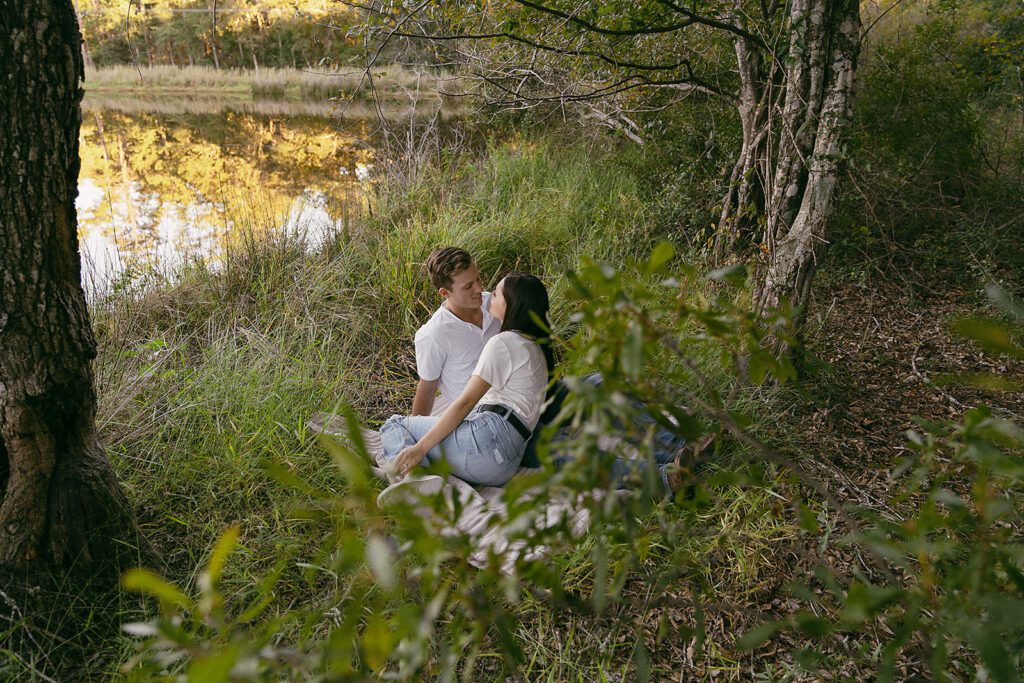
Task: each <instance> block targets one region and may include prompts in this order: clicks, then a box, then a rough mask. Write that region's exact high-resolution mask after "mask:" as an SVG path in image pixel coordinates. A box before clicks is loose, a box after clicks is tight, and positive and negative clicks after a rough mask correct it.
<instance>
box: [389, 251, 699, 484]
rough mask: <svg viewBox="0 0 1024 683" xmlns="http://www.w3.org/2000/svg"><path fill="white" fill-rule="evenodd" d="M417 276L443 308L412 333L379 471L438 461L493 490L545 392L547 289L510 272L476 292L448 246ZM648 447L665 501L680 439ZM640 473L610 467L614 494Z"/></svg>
mask: <svg viewBox="0 0 1024 683" xmlns="http://www.w3.org/2000/svg"><path fill="white" fill-rule="evenodd" d="M426 267H427V274H428V276H429V278H430V282H431V284H432V285H433V286H434V287H436V288H437V290H438V292H439V294H440V295H441V296H442V297H443V298H444V299H445V301H444V303H443V304H442V305H441V307H440V308H439V309H438V310H437V311H436V312H435V313H434V315H433V316H432V317H431V318H430V320H429V321H428V322H427V323H426V324H424V325H423V327H421V328H420V329H419V330H418V331H417V333H416V339H415V341H416V367H417V373H418V374H419V377H420V381H419V384H418V386H417V389H416V396H415V398H414V399H413V406H412V415H410V416H400V415H394V416H392V417H390V418H389V419H388V420H387V421H386V422H385V423H384V424H383V426H382V427H381V429H380V434H381V442H382V446H383V451H384V459H385V462H386V463H387V464H388V465H389V467H390V469H391V470H392V472H393V473H394V474H396V475H398V476H400V477H404V476H406V475H408V474H409V473H410V472H411V471H412V469H413V468H414V467H416V466H417V465H420V464H426V463H432V462H436V461H438V460H442V459H443V460H445V461H446V462H447V464H448V467H449V470H450V471H451V472H452V474H454V475H455V476H457V477H459V478H460V479H463V480H464V481H467V482H469V483H471V484H483V485H488V486H501V485H503V484H505V483H506V482H507V481H508V480H509V479H510V478H511V477H512V475H513V474H515V473H516V471H517V470H518V469H519V467H520V463H521V462H522V460H523V455H524V452H525V451H526V449H527V444H528V443H529V442H530V440H531V436H532V433H533V431H534V430H535V429H536V427H537V425H538V422H539V421H540V417H541V412H542V409H543V407H544V406H543V404H544V400H545V394H546V392H547V389H548V387H549V386H551V380H552V373H553V371H554V358H553V355H552V349H551V342H550V337H549V324H548V318H547V314H548V308H549V301H548V294H547V290H546V289H545V287H544V285H543V283H541V281H540V280H539V279H538V278H536V277H534V276H532V275H526V274H522V273H512V274H510V275H507V276H506V277H505V278H503V279H502V280H501V282H499V283H498V286H497V287H495V291H494V293H493V294H491V293H488V292H485V291H483V286H482V284H481V280H480V274H479V270H478V269H477V267H476V264H475V263H474V262H473V259H472V257H471V256H470V255H469V253H467V252H466V251H464V250H462V249H458V248H454V247H446V248H443V249H438V250H436V251H434V252H433V253H432V254H431V255H430V257H429V258H428V259H427V263H426ZM587 381H590V382H591V383H595V384H596V383H600V376H599V375H592V376H590V377H588V378H587ZM438 390H440V395H439V396H438ZM554 412H557V411H552V410H548V411H547V412H546V414H547V415H549V414H552V413H554ZM651 422H653V420H651ZM638 426H650V423H647V424H645V425H638ZM655 441H656V445H657V446H658V448H656V454H655V459H656V463H657V467H658V473H659V475H660V476H659V479H660V480H661V484H662V486H663V488H664V492H665V493H666V494H667V493H671V492H672V491H674V490H676V489H678V488H679V487H680V486H681V485H682V483H683V482H682V476H681V474H680V473H679V472H677V471H676V469H674V468H671V467H670V466H669V465H670V464H671V463H673V461H678V456H679V451H680V449H681V447H682V445H683V440H682V439H681V438H679V437H677V436H675V435H673V434H671V433H668V432H666V431H665V430H660V431H659V432H658V433H657V434H656V435H655ZM424 461H426V462H424ZM530 464H535V463H533V462H531V463H530ZM562 464H565V463H564V462H561V461H558V460H556V462H555V465H556V466H559V465H562ZM642 466H643V463H640V462H637V461H630V460H625V459H622V458H615V459H614V460H613V461H612V465H611V474H612V479H613V481H615V483H616V485H617V487H619V488H623V487H625V486H626V485H628V483H629V482H630V481H631V480H632V479H635V478H636V476H637V475H638V474H641V470H640V468H641V467H642Z"/></svg>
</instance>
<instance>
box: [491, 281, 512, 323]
mask: <svg viewBox="0 0 1024 683" xmlns="http://www.w3.org/2000/svg"><path fill="white" fill-rule="evenodd" d="M506 308H508V306H507V305H506V304H505V279H504V278H502V280H501V282H499V283H498V286H497V287H495V288H494V295H493V296H491V315H493V316H494V317H495V318H497V319H498V320H504V319H505V309H506Z"/></svg>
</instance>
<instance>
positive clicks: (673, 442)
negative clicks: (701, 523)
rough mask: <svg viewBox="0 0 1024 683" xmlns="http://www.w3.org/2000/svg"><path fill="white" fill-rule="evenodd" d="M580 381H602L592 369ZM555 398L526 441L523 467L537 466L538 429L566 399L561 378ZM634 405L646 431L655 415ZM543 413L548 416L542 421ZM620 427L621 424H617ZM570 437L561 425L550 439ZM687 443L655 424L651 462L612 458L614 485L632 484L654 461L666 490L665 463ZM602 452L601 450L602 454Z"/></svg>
mask: <svg viewBox="0 0 1024 683" xmlns="http://www.w3.org/2000/svg"><path fill="white" fill-rule="evenodd" d="M583 381H584V382H586V383H588V384H591V385H593V386H595V387H596V386H601V384H602V383H603V382H604V378H603V377H601V374H600V373H597V372H595V373H592V374H589V375H587V376H586V377H584V378H583ZM553 393H554V400H553V401H552V402H551V404H550V405H549V407H548V409H547V410H545V411H544V415H542V416H541V422H540V424H539V425H538V426H537V430H536V431H534V437H533V438H532V439H530V442H529V443H528V444H527V447H526V452H525V454H524V455H523V467H540V461H539V459H538V458H537V452H536V441H537V435H538V434H539V432H540V428H541V427H542V426H543V425H545V424H547V423H549V422H550V421H551V420H552V419H553V418H554V417H555V416H556V415H557V414H558V413H559V411H560V410H561V408H562V403H563V402H564V401H565V399H566V397H567V396H568V394H569V392H568V389H566V388H565V385H564V384H562V383H561V382H558V383H556V387H555V390H554V392H553ZM635 405H636V407H637V408H639V409H640V410H639V411H638V412H637V413H636V414H635V415H634V416H633V425H634V427H635V428H636V429H637V431H640V432H646V431H648V430H649V429H650V428H651V427H654V426H656V424H657V423H656V422H655V420H654V417H653V416H652V415H651V414H650V412H649V411H648V410H646V408H645V407H644V405H643V404H642V403H640V402H636V404H635ZM545 417H547V420H546V421H545ZM618 426H619V427H620V428H621V427H622V425H618ZM567 438H571V434H570V433H569V432H568V431H567V430H565V429H560V430H558V431H557V432H555V433H554V434H553V435H552V437H551V442H552V443H557V442H558V441H561V440H564V439H567ZM685 443H686V439H685V438H684V437H682V436H679V435H677V434H674V433H672V432H671V431H669V430H667V429H665V428H663V427H657V429H656V430H655V432H654V441H653V446H654V452H653V463H648V462H647V461H646V460H635V459H630V458H620V457H616V458H614V459H613V460H612V462H611V480H612V483H613V484H614V486H615V488H617V489H625V488H634V487H635V486H636V482H637V481H642V479H643V477H644V473H645V471H646V468H647V467H648V466H650V465H653V466H654V467H655V468H656V471H657V475H658V479H659V480H660V481H661V484H662V486H663V487H664V492H665V493H666V494H668V493H670V490H669V485H668V477H667V471H668V465H670V464H672V461H673V460H674V459H675V456H676V453H678V452H679V449H681V448H682V447H683V445H684V444H685ZM602 455H603V454H602ZM572 459H573V458H572V457H571V456H561V457H556V458H555V459H554V460H553V464H554V466H555V469H561V468H562V467H563V466H565V464H566V463H568V462H570V461H571V460H572Z"/></svg>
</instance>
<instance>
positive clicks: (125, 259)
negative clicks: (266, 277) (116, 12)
mask: <svg viewBox="0 0 1024 683" xmlns="http://www.w3.org/2000/svg"><path fill="white" fill-rule="evenodd" d="M200 104H201V105H202V106H199V107H193V106H189V105H188V102H187V98H182V101H179V102H173V101H171V102H168V101H159V102H154V101H150V102H146V101H143V100H137V99H136V100H132V101H130V102H111V101H107V100H95V99H93V100H91V99H90V98H89V97H87V98H86V101H85V103H84V106H83V120H82V130H81V139H80V153H81V159H82V166H81V172H80V174H79V187H78V189H79V196H78V201H77V207H78V221H79V228H78V229H79V244H80V250H81V253H82V262H83V273H82V280H83V284H84V285H85V289H86V293H87V295H88V296H89V298H90V299H91V300H95V298H96V296H97V295H103V294H106V293H110V292H111V291H116V290H117V289H118V288H122V287H126V286H128V285H130V284H131V282H132V281H133V280H135V279H137V277H138V276H139V274H141V273H151V272H154V271H156V272H160V273H162V274H163V275H165V276H169V277H171V278H172V279H173V274H174V273H175V272H176V271H177V270H178V269H180V267H181V266H182V264H184V263H185V262H187V261H190V260H197V259H199V260H202V261H203V262H205V263H207V264H212V265H214V266H215V265H216V263H217V262H218V259H219V258H220V257H221V256H222V255H223V253H224V251H225V249H229V248H231V246H232V245H235V244H238V243H239V242H240V241H241V240H245V239H248V238H250V237H252V236H254V235H255V236H259V235H261V234H265V233H267V232H268V231H278V232H285V233H289V234H301V235H302V236H304V237H305V238H307V239H308V240H309V242H310V243H311V244H314V245H315V244H316V243H317V242H319V241H320V240H322V239H324V238H325V237H326V236H329V235H331V234H334V233H336V232H337V231H339V230H343V229H345V224H346V221H348V220H350V218H351V217H352V216H354V215H356V213H358V212H359V211H361V210H362V209H363V207H365V205H366V202H367V199H368V192H369V190H370V188H371V186H372V183H373V178H374V165H375V161H376V159H375V149H374V139H375V135H374V131H375V129H376V127H377V122H376V120H375V119H370V118H362V119H360V118H356V119H347V120H343V121H342V120H338V119H333V118H331V116H330V111H329V108H327V107H324V106H322V105H317V104H316V103H294V104H293V105H290V104H289V103H285V102H277V103H271V104H268V105H266V106H262V107H261V106H258V105H257V106H253V105H252V103H248V104H247V105H246V106H237V105H232V104H228V105H227V106H217V105H216V103H213V102H210V101H206V100H204V101H202V102H201V103H200Z"/></svg>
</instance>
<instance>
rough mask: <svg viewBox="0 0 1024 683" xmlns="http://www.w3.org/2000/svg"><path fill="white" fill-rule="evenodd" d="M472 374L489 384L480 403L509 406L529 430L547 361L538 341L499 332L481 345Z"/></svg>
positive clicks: (541, 398)
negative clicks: (481, 350) (478, 357)
mask: <svg viewBox="0 0 1024 683" xmlns="http://www.w3.org/2000/svg"><path fill="white" fill-rule="evenodd" d="M473 374H474V375H479V376H480V378H481V379H483V380H484V381H485V382H487V383H488V384H490V385H491V388H490V389H489V390H488V391H487V393H486V394H484V397H483V398H482V399H480V403H481V404H482V405H486V404H491V403H497V404H499V405H503V406H505V407H506V408H511V409H512V410H514V411H515V412H516V415H517V416H518V417H519V419H520V420H522V421H523V424H525V425H526V427H527V428H528V429H530V430H531V431H532V430H533V428H534V427H536V426H537V422H538V420H540V412H541V404H542V403H544V390H545V389H546V388H547V385H548V365H547V361H546V360H545V359H544V352H543V351H541V348H540V345H539V344H537V342H535V341H533V340H532V339H530V338H529V337H526V336H524V335H521V334H519V333H518V332H513V331H511V330H510V331H508V332H501V333H500V334H498V335H496V336H494V337H493V338H492V339H491V340H490V341H489V342H487V344H486V345H485V346H484V350H483V352H482V353H481V354H480V361H479V362H478V363H477V364H476V368H475V369H474V370H473Z"/></svg>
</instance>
